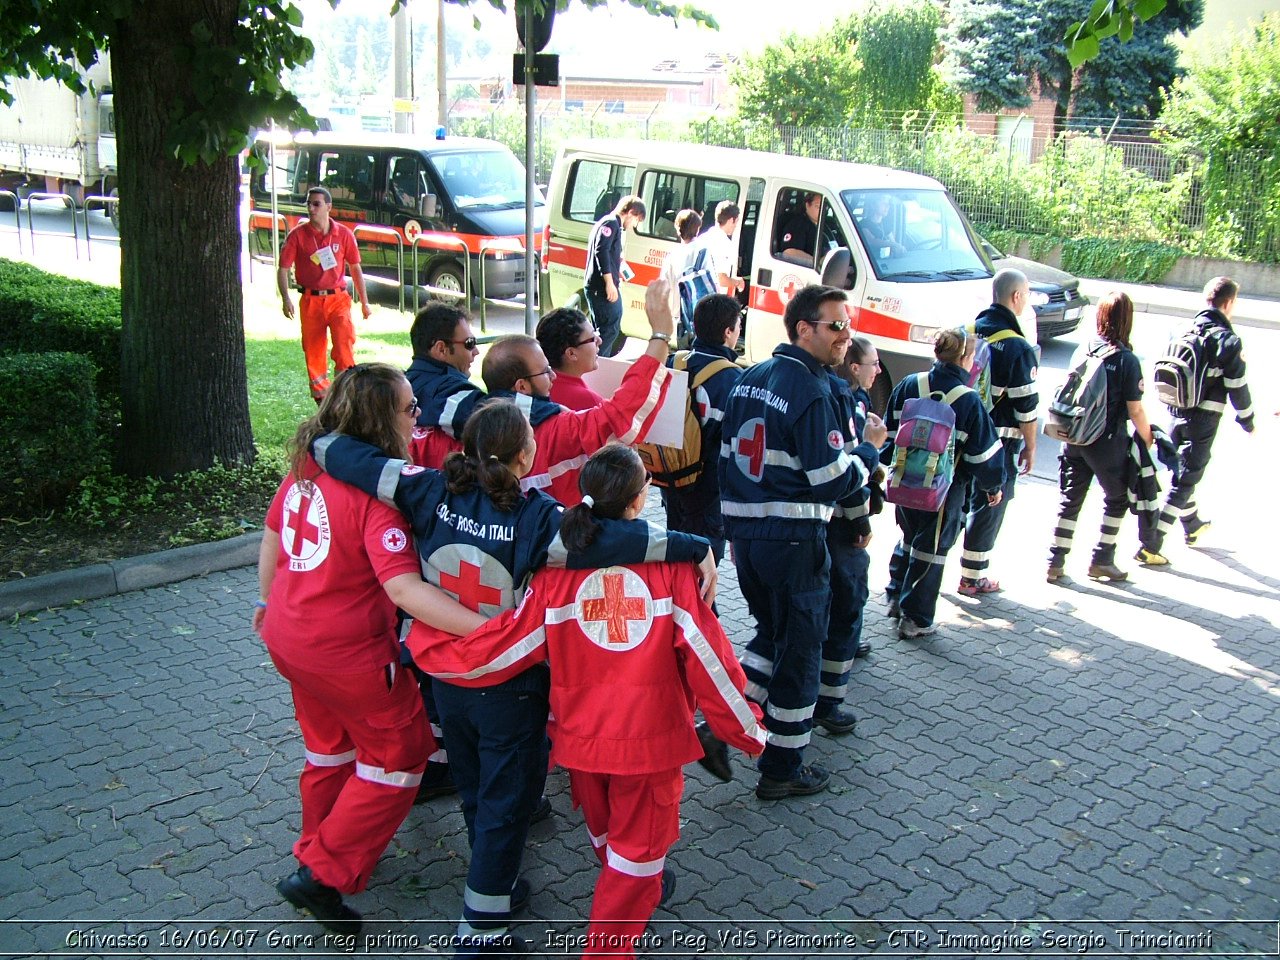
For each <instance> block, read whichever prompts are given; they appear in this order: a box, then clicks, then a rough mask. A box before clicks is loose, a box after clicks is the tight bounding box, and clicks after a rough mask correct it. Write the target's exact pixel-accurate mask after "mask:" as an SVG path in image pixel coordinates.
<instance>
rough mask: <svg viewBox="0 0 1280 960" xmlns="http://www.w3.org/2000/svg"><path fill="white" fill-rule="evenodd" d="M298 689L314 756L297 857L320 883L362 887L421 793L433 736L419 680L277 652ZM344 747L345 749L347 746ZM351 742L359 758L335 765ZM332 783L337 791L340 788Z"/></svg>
mask: <svg viewBox="0 0 1280 960" xmlns="http://www.w3.org/2000/svg"><path fill="white" fill-rule="evenodd" d="M272 659H273V660H274V662H275V664H276V667H277V668H278V669H279V670H280V672H281V673H282V674H283V675H284V676H285V677H286V678H288V680H289V681H290V683H291V685H292V687H293V694H294V705H295V707H296V709H297V714H298V723H299V726H301V728H302V735H303V742H304V743H305V744H306V749H307V755H308V762H307V764H306V765H305V766H304V767H303V773H302V777H301V779H300V787H301V792H302V805H303V835H302V837H300V838H299V840H298V842H297V843H296V844H295V845H294V853H295V855H296V856H297V858H298V861H299V862H300V863H302V864H303V865H304V866H307V867H310V868H311V871H312V873H313V874H315V877H316V879H317V880H319V881H320V882H321V883H325V884H328V885H329V886H331V887H335V888H336V889H338V890H339V891H340V892H342V893H344V894H349V893H359V892H360V891H361V890H363V889H364V888H365V885H366V884H367V883H368V880H369V875H370V874H371V873H372V872H373V868H374V865H375V864H376V863H377V862H378V858H379V857H381V856H382V854H383V852H384V851H385V850H386V848H387V844H388V843H389V842H390V840H391V837H392V835H393V834H394V833H395V831H396V829H397V828H398V827H399V826H400V824H401V822H403V820H404V818H405V816H406V815H407V814H408V812H409V809H410V808H411V807H412V805H413V800H414V797H415V795H416V794H417V786H418V783H419V782H420V780H421V776H422V771H423V769H424V768H425V767H426V759H427V754H428V753H429V752H430V750H431V745H432V741H431V733H430V731H429V729H428V727H427V719H426V715H425V714H424V712H423V710H422V701H421V700H420V699H419V697H418V691H417V689H416V687H415V685H414V683H413V679H412V678H411V677H410V676H409V675H408V674H407V673H405V672H403V671H400V672H398V673H396V675H395V679H394V682H393V684H392V687H391V690H390V691H388V690H387V671H386V670H385V669H376V670H369V671H364V672H361V673H357V674H338V675H335V674H324V673H312V672H309V671H305V670H300V669H298V668H296V667H294V666H292V665H290V664H287V663H285V662H283V661H281V660H278V659H276V658H274V657H273V658H272ZM344 747H346V748H347V749H343V748H344ZM351 747H354V750H355V757H354V762H342V763H340V764H339V765H337V766H325V765H318V764H317V763H316V762H314V761H320V762H321V763H329V762H333V763H338V761H341V760H343V759H344V758H345V756H346V754H347V752H348V750H349V749H350V748H351ZM335 788H336V789H335Z"/></svg>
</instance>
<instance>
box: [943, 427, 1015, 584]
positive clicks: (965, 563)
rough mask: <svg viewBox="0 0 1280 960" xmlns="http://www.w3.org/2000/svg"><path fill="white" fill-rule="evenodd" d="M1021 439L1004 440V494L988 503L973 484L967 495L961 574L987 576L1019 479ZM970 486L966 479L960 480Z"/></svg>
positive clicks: (982, 492)
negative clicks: (1017, 453)
mask: <svg viewBox="0 0 1280 960" xmlns="http://www.w3.org/2000/svg"><path fill="white" fill-rule="evenodd" d="M1020 443H1021V441H1010V440H1005V441H1003V446H1004V454H1003V455H1004V469H1005V482H1004V486H1003V487H1001V488H1000V489H1001V490H1002V491H1003V492H1004V497H1003V498H1002V499H1001V500H1000V502H999V503H998V504H996V505H995V506H994V507H993V506H991V504H989V503H988V502H987V495H986V493H985V492H984V491H982V490H979V489H977V487H973V489H972V490H971V491H970V492H968V493H967V494H966V496H967V499H968V502H967V504H966V507H967V510H968V517H967V518H966V520H965V525H964V526H965V530H964V547H963V549H962V551H961V554H960V576H962V577H966V578H968V579H970V580H978V579H981V578H982V577H985V576H986V575H987V568H988V566H989V565H990V562H991V551H992V550H994V549H995V546H996V538H997V537H998V536H999V535H1000V527H1001V526H1002V525H1003V524H1004V514H1005V510H1007V509H1008V507H1009V501H1010V500H1012V499H1013V494H1014V484H1015V483H1016V482H1017V476H1018V466H1017V462H1016V458H1015V455H1014V451H1015V449H1016V448H1017V447H1018V445H1019V444H1020ZM957 482H958V483H959V484H961V485H962V486H963V485H967V481H963V480H958V481H957Z"/></svg>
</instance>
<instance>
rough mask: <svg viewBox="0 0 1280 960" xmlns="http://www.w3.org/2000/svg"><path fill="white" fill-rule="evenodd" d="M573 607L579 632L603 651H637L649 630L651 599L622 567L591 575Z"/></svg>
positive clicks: (647, 591)
mask: <svg viewBox="0 0 1280 960" xmlns="http://www.w3.org/2000/svg"><path fill="white" fill-rule="evenodd" d="M574 607H575V610H576V612H577V620H578V624H579V626H581V627H582V632H583V633H584V634H586V636H587V638H588V639H589V640H590V641H591V642H592V643H594V644H595V645H596V646H598V647H602V648H603V649H605V650H614V651H623V650H630V649H631V648H632V647H637V646H639V645H640V644H641V643H642V642H644V638H645V637H647V636H648V635H649V630H650V628H651V627H652V626H653V595H652V594H651V593H649V587H648V586H647V585H646V584H645V582H644V581H643V580H642V579H640V577H639V576H638V575H637V574H636V573H635V572H634V571H632V570H628V569H627V568H626V567H606V568H605V569H603V570H596V571H595V572H594V573H592V574H591V575H590V576H589V577H587V579H586V580H584V581H582V585H581V586H580V587H578V595H577V598H576V599H575V601H574Z"/></svg>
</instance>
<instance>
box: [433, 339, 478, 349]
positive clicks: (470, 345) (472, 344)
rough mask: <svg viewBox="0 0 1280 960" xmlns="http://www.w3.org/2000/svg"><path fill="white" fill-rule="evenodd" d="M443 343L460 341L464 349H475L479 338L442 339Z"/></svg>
mask: <svg viewBox="0 0 1280 960" xmlns="http://www.w3.org/2000/svg"><path fill="white" fill-rule="evenodd" d="M440 342H441V343H460V344H462V348H463V349H464V350H474V349H475V348H476V343H477V340H476V338H475V337H467V339H465V340H441V341H440Z"/></svg>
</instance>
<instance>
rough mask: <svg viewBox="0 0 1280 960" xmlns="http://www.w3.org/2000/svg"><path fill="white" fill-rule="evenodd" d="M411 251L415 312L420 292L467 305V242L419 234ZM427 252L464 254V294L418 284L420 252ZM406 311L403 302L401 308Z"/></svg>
mask: <svg viewBox="0 0 1280 960" xmlns="http://www.w3.org/2000/svg"><path fill="white" fill-rule="evenodd" d="M409 246H410V249H411V250H412V253H413V312H414V314H415V315H416V314H417V312H418V291H419V290H425V291H426V292H427V293H434V294H437V295H439V296H444V297H451V298H460V299H461V300H462V302H463V303H464V304H465V303H466V302H467V300H468V299H469V298H470V296H471V254H470V251H468V250H467V242H466V241H465V240H463V239H462V238H461V237H459V236H457V235H455V234H452V233H434V232H424V233H420V234H418V235H417V236H416V237H414V238H413V241H412V242H411V243H410V245H409ZM424 248H425V249H427V250H455V249H456V250H458V251H460V252H461V253H462V292H461V293H459V292H458V291H457V290H448V289H446V288H444V287H433V286H430V285H428V284H425V283H424V284H421V285H419V284H418V251H419V250H420V249H424ZM400 290H401V296H403V293H404V283H403V277H402V278H401V285H400ZM400 309H401V310H403V309H404V305H403V302H402V304H401V307H400ZM480 331H481V333H483V332H484V318H483V317H481V323H480Z"/></svg>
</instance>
